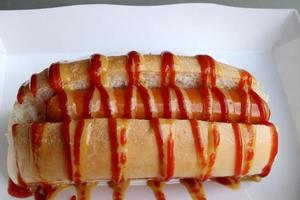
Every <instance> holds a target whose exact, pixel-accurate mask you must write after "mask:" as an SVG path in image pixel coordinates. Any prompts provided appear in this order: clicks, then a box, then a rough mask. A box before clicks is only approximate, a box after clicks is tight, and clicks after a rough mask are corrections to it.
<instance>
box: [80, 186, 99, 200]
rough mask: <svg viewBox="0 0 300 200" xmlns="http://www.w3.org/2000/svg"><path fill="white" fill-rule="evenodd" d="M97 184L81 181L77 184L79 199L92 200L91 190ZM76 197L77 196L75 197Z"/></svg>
mask: <svg viewBox="0 0 300 200" xmlns="http://www.w3.org/2000/svg"><path fill="white" fill-rule="evenodd" d="M94 186H95V184H87V183H81V184H77V185H75V189H76V193H77V199H78V200H90V199H91V191H92V188H93V187H94ZM75 199H76V197H75Z"/></svg>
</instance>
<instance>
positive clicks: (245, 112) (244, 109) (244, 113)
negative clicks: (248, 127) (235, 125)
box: [238, 89, 250, 123]
mask: <svg viewBox="0 0 300 200" xmlns="http://www.w3.org/2000/svg"><path fill="white" fill-rule="evenodd" d="M238 92H239V95H240V101H241V115H240V119H239V121H240V122H244V123H249V109H248V106H249V104H250V102H249V101H250V99H249V97H248V94H247V92H246V91H245V90H243V89H238Z"/></svg>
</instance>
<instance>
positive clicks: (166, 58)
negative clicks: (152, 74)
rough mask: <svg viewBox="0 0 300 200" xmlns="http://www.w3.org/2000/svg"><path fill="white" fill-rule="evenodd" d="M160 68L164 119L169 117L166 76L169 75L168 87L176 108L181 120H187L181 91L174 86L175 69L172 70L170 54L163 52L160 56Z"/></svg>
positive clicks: (172, 62) (172, 57) (172, 59)
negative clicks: (173, 95) (175, 99)
mask: <svg viewBox="0 0 300 200" xmlns="http://www.w3.org/2000/svg"><path fill="white" fill-rule="evenodd" d="M161 59H162V66H161V86H162V88H163V89H162V97H163V102H164V114H165V117H167V118H170V117H171V114H172V113H171V109H170V92H169V91H167V89H166V87H167V86H168V84H167V80H166V78H167V75H169V85H170V87H171V88H172V89H173V90H174V92H175V94H176V98H177V101H178V107H179V111H180V115H181V118H182V119H188V118H189V117H188V114H187V111H186V107H185V103H184V97H183V94H182V92H181V90H180V89H179V88H178V87H177V86H176V81H175V74H176V73H175V69H174V55H173V54H172V53H170V52H163V53H162V55H161Z"/></svg>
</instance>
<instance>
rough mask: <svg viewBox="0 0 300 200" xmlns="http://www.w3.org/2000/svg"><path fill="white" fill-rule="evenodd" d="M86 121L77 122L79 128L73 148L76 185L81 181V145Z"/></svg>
mask: <svg viewBox="0 0 300 200" xmlns="http://www.w3.org/2000/svg"><path fill="white" fill-rule="evenodd" d="M84 124H85V122H84V119H81V120H79V121H78V122H77V126H76V129H75V135H74V147H73V155H74V175H73V177H74V181H75V183H76V184H79V183H80V182H81V181H80V177H81V174H80V143H81V136H82V133H83V130H84Z"/></svg>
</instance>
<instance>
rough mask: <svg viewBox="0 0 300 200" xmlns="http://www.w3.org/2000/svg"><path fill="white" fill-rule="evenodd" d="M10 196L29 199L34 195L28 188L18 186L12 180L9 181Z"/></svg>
mask: <svg viewBox="0 0 300 200" xmlns="http://www.w3.org/2000/svg"><path fill="white" fill-rule="evenodd" d="M7 192H8V194H10V195H11V196H13V197H17V198H27V197H30V196H31V195H32V192H31V191H30V189H29V188H28V187H26V186H25V187H24V186H21V185H16V184H15V183H14V182H13V181H12V180H11V179H8V188H7Z"/></svg>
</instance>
